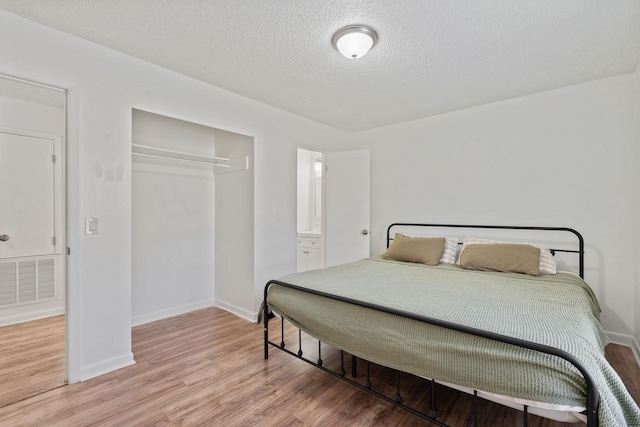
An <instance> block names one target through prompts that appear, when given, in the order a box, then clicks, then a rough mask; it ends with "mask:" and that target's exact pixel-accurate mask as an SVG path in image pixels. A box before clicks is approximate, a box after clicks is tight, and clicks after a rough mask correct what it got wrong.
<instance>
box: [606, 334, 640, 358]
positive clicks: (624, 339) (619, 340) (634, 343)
mask: <svg viewBox="0 0 640 427" xmlns="http://www.w3.org/2000/svg"><path fill="white" fill-rule="evenodd" d="M607 336H608V337H609V340H610V341H611V342H612V343H613V344H620V345H624V346H626V347H629V348H631V351H632V352H633V356H634V357H635V359H636V363H637V364H638V366H640V343H639V342H638V340H637V339H636V338H634V337H633V335H626V334H619V333H616V332H607Z"/></svg>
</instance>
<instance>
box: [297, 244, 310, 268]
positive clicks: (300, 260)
mask: <svg viewBox="0 0 640 427" xmlns="http://www.w3.org/2000/svg"><path fill="white" fill-rule="evenodd" d="M307 251H308V249H306V248H298V256H297V257H296V258H297V268H296V271H297V272H298V273H300V272H301V271H307V270H308V268H307Z"/></svg>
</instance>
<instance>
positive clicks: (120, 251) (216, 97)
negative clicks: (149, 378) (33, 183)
mask: <svg viewBox="0 0 640 427" xmlns="http://www.w3.org/2000/svg"><path fill="white" fill-rule="evenodd" d="M0 40H2V43H0V72H2V73H7V74H13V75H20V76H23V77H29V78H32V79H36V80H40V81H43V82H46V83H50V84H57V85H60V86H63V87H68V88H69V89H70V106H69V108H70V126H69V131H70V132H69V148H70V164H69V174H70V175H69V208H70V210H69V237H70V243H69V244H70V247H71V255H70V257H69V267H70V268H69V284H68V290H69V295H68V313H67V314H68V320H69V326H68V328H69V331H68V332H69V333H68V340H69V343H68V346H69V351H68V363H69V380H70V381H72V382H73V381H77V380H80V379H84V378H89V377H92V376H95V375H99V374H101V373H104V372H107V371H109V370H112V369H116V368H119V367H122V366H125V365H127V364H130V363H133V356H132V354H131V154H130V153H131V145H130V144H131V125H132V123H131V108H132V107H135V108H140V109H144V110H147V111H151V112H156V113H159V114H164V115H168V116H171V117H176V118H179V119H184V120H186V121H191V122H195V123H199V124H203V125H207V126H211V127H215V128H219V129H225V130H229V131H233V132H238V133H241V134H245V135H251V136H253V137H254V141H255V144H254V148H255V170H254V173H255V194H254V204H255V212H254V214H255V219H254V226H255V231H254V237H255V239H254V240H255V246H254V264H255V274H254V278H253V295H250V294H247V295H245V297H246V299H245V300H244V301H243V305H244V306H246V307H247V308H249V309H251V311H252V312H257V308H258V306H259V304H260V299H261V295H262V287H263V286H264V284H265V283H266V282H267V281H268V280H269V279H271V278H274V277H279V276H282V275H284V274H287V273H289V272H291V271H295V268H296V264H295V253H296V249H295V243H296V240H295V231H296V225H295V217H296V207H295V163H296V161H295V159H296V150H295V147H296V146H297V145H300V144H307V145H311V146H318V147H327V148H331V147H328V145H329V144H330V145H332V146H333V147H340V146H342V144H343V143H344V141H345V139H346V135H345V134H344V133H342V132H338V131H335V130H333V129H330V128H328V127H326V126H323V125H320V124H317V123H314V122H311V121H309V120H306V119H302V118H300V117H297V116H294V115H292V114H288V113H286V112H283V111H281V110H278V109H275V108H273V107H270V106H267V105H264V104H261V103H258V102H255V101H251V100H249V99H246V98H243V97H241V96H238V95H235V94H232V93H229V92H226V91H224V90H220V89H217V88H214V87H211V86H208V85H205V84H202V83H200V82H197V81H195V80H193V79H190V78H187V77H184V76H181V75H178V74H176V73H173V72H170V71H167V70H164V69H161V68H159V67H155V66H152V65H150V64H147V63H144V62H142V61H140V60H137V59H134V58H131V57H128V56H126V55H122V54H120V53H117V52H114V51H111V50H109V49H105V48H102V47H100V46H97V45H95V44H92V43H89V42H86V41H83V40H81V39H78V38H76V37H72V36H69V35H66V34H63V33H60V32H57V31H55V30H52V29H49V28H46V27H44V26H41V25H38V24H34V23H32V22H29V21H26V20H24V19H21V18H18V17H16V16H14V15H11V14H8V13H6V12H0ZM84 217H98V218H99V219H100V234H99V235H95V236H85V235H83V234H82V230H83V221H84Z"/></svg>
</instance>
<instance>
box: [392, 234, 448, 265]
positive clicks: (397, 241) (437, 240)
mask: <svg viewBox="0 0 640 427" xmlns="http://www.w3.org/2000/svg"><path fill="white" fill-rule="evenodd" d="M444 243H445V239H444V237H409V236H405V235H404V234H400V233H396V235H395V236H394V238H393V241H392V242H391V245H390V246H389V249H387V251H386V252H385V253H384V254H383V255H382V258H385V259H392V260H395V261H406V262H419V263H422V264H427V265H438V262H439V261H440V258H442V254H443V253H444Z"/></svg>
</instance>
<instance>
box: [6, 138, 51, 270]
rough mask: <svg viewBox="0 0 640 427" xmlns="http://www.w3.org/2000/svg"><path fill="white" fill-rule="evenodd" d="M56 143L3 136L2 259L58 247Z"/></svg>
mask: <svg viewBox="0 0 640 427" xmlns="http://www.w3.org/2000/svg"><path fill="white" fill-rule="evenodd" d="M53 155H54V140H53V139H47V138H39V137H33V136H26V135H16V134H10V133H4V132H0V258H15V257H25V256H34V255H49V254H51V255H52V254H53V253H54V250H55V245H54V163H53V162H54V157H53Z"/></svg>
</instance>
